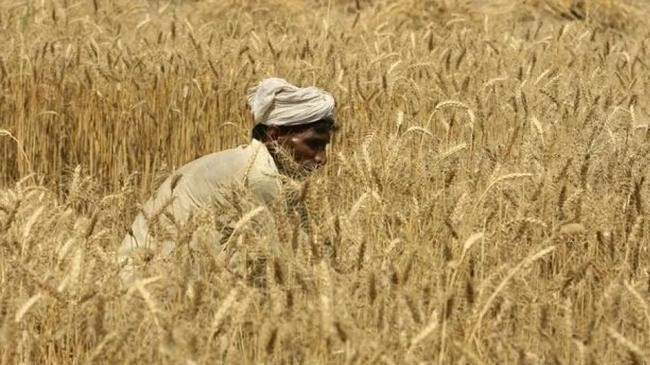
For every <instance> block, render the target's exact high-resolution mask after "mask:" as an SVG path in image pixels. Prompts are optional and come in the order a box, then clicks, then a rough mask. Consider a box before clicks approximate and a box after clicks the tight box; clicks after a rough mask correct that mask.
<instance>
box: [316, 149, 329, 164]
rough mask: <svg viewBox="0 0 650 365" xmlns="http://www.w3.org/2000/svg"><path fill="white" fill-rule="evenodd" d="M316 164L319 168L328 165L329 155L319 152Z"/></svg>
mask: <svg viewBox="0 0 650 365" xmlns="http://www.w3.org/2000/svg"><path fill="white" fill-rule="evenodd" d="M314 162H316V164H318V165H319V166H322V165H325V164H326V163H327V153H326V152H325V151H319V152H318V153H316V156H314Z"/></svg>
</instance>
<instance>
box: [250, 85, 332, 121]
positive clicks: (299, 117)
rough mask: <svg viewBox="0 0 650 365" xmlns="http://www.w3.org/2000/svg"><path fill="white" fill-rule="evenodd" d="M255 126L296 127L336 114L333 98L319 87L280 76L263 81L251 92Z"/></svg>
mask: <svg viewBox="0 0 650 365" xmlns="http://www.w3.org/2000/svg"><path fill="white" fill-rule="evenodd" d="M248 105H249V106H250V108H251V111H252V113H253V117H255V125H257V124H264V125H268V126H295V125H303V124H309V123H313V122H317V121H319V120H321V119H325V118H333V117H334V98H333V97H332V95H331V94H330V93H328V92H326V91H324V90H321V89H319V88H317V87H313V86H310V87H305V88H300V87H297V86H294V85H291V84H290V83H288V82H287V81H285V80H283V79H279V78H270V79H266V80H262V82H260V83H259V84H258V85H257V86H256V87H254V88H252V89H250V90H249V91H248Z"/></svg>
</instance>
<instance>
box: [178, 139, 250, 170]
mask: <svg viewBox="0 0 650 365" xmlns="http://www.w3.org/2000/svg"><path fill="white" fill-rule="evenodd" d="M258 144H259V142H257V143H255V141H253V142H251V143H249V144H244V145H240V146H237V147H234V148H230V149H227V150H223V151H219V152H214V153H210V154H207V155H204V156H201V157H199V158H197V159H195V160H193V161H191V162H188V163H187V164H185V165H183V166H182V167H181V168H179V169H178V170H177V173H181V174H190V175H193V174H195V173H197V172H200V174H201V175H204V176H206V175H210V176H213V177H217V176H218V175H221V176H222V177H225V176H224V175H230V174H233V173H235V172H237V171H239V170H242V169H245V168H246V167H247V166H248V165H249V164H250V163H251V159H252V158H253V156H255V155H256V151H257V149H256V148H255V147H260V146H259V145H258ZM261 146H263V145H261Z"/></svg>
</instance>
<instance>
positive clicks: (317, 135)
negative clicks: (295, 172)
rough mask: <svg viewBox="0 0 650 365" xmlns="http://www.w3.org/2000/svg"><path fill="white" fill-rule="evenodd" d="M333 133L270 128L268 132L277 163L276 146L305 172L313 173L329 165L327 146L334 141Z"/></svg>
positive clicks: (268, 142) (269, 144)
mask: <svg viewBox="0 0 650 365" xmlns="http://www.w3.org/2000/svg"><path fill="white" fill-rule="evenodd" d="M332 133H333V132H332V131H325V130H319V129H316V128H306V129H304V130H300V131H287V130H283V129H281V128H278V127H269V128H268V129H267V131H266V135H267V140H266V141H265V143H266V144H267V146H269V147H270V148H269V150H270V152H271V154H273V155H274V156H273V157H274V158H275V159H276V161H277V160H278V159H277V157H276V156H275V154H276V153H277V151H276V148H275V145H279V146H281V147H282V148H283V149H284V150H285V151H287V152H288V153H289V154H291V156H292V157H293V160H294V161H295V162H296V163H297V164H298V165H299V166H300V167H302V168H303V169H304V170H305V171H313V170H315V169H317V168H319V167H321V166H323V165H325V164H326V163H327V145H328V144H329V143H330V142H331V140H332Z"/></svg>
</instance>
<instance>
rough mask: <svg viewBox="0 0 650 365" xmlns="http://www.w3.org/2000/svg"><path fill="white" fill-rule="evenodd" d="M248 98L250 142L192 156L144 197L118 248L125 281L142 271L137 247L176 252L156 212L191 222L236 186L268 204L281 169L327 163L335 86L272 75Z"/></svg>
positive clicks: (299, 172)
mask: <svg viewBox="0 0 650 365" xmlns="http://www.w3.org/2000/svg"><path fill="white" fill-rule="evenodd" d="M248 105H249V106H250V109H251V112H252V114H253V117H254V122H255V123H254V127H253V130H252V140H251V142H250V143H249V144H248V145H245V146H240V147H237V148H233V149H230V150H226V151H221V152H217V153H212V154H209V155H206V156H203V157H201V158H198V159H196V160H194V161H191V162H189V163H188V164H186V165H184V166H182V167H181V168H179V169H178V170H177V171H175V173H173V174H172V175H171V176H170V177H169V178H167V180H165V181H164V182H163V184H162V185H161V186H160V188H159V189H158V191H157V192H156V193H155V195H154V196H153V197H152V198H151V199H149V201H147V202H146V203H145V205H144V207H143V212H142V213H140V214H138V216H137V217H136V219H135V221H134V222H133V225H132V227H131V229H130V231H129V232H128V234H127V235H126V237H125V238H124V240H123V241H122V245H121V247H120V249H119V252H118V260H119V262H120V264H121V265H123V267H122V273H121V276H122V279H123V280H124V281H125V282H129V281H131V280H132V279H133V278H134V276H135V269H134V267H133V266H134V260H136V257H135V256H138V255H136V254H135V253H136V252H139V251H142V249H146V250H149V252H150V254H153V255H157V254H162V255H168V254H169V253H171V252H172V251H173V248H174V245H175V243H174V242H173V241H172V240H171V239H166V240H156V239H155V238H154V237H153V236H154V234H152V232H151V231H150V227H149V223H148V222H149V221H150V220H152V219H153V217H155V219H163V218H164V219H168V220H170V221H171V222H172V225H174V224H176V223H182V224H184V223H186V222H187V221H188V220H189V219H191V217H192V215H193V214H195V213H196V212H197V211H198V210H200V209H209V208H210V207H215V206H219V203H220V202H223V201H224V200H227V199H229V198H232V196H234V194H232V192H233V191H236V190H237V191H246V192H248V193H249V195H250V196H251V197H252V199H253V200H254V201H256V202H257V204H259V205H269V204H270V203H272V202H273V201H274V199H275V198H276V197H277V196H278V194H279V192H280V190H281V180H280V177H281V175H285V176H290V177H294V178H295V177H302V176H305V175H307V174H308V173H309V172H311V171H313V170H314V169H316V168H318V167H319V166H321V165H323V164H325V163H326V162H327V157H326V147H327V145H328V144H329V143H330V138H331V136H332V133H333V131H334V130H335V128H336V125H335V122H334V98H333V97H332V95H330V94H329V93H328V92H326V91H323V90H321V89H318V88H316V87H305V88H300V87H296V86H294V85H291V84H289V83H288V82H287V81H285V80H282V79H278V78H269V79H266V80H263V81H262V82H261V83H259V84H258V85H257V86H256V87H254V88H252V89H250V90H249V94H248ZM170 215H171V217H170ZM156 238H157V237H156ZM156 241H163V242H156Z"/></svg>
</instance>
